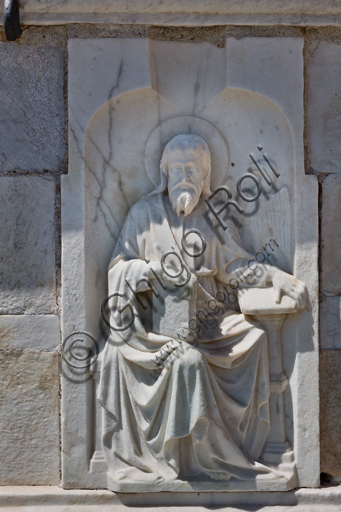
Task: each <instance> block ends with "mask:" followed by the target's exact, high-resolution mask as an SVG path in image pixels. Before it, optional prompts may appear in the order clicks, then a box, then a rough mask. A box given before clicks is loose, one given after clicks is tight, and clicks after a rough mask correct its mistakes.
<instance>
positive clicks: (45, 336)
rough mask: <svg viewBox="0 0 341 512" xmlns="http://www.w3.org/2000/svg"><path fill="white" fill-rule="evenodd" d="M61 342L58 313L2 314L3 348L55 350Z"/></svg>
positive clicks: (0, 323) (0, 325) (0, 328)
mask: <svg viewBox="0 0 341 512" xmlns="http://www.w3.org/2000/svg"><path fill="white" fill-rule="evenodd" d="M59 343H60V331H59V318H58V316H57V315H0V349H2V350H4V349H7V350H10V349H16V350H25V349H36V350H53V349H55V348H56V347H57V346H58V345H59Z"/></svg>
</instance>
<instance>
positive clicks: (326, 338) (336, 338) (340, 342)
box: [320, 297, 341, 350]
mask: <svg viewBox="0 0 341 512" xmlns="http://www.w3.org/2000/svg"><path fill="white" fill-rule="evenodd" d="M320 348H321V349H322V350H331V349H338V350H340V349H341V318H340V297H326V298H325V299H324V301H323V302H322V303H321V305H320Z"/></svg>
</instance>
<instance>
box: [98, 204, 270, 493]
mask: <svg viewBox="0 0 341 512" xmlns="http://www.w3.org/2000/svg"><path fill="white" fill-rule="evenodd" d="M206 211H207V208H206V205H205V203H204V201H203V200H202V199H200V201H199V203H198V205H197V206H196V207H195V208H194V210H193V212H192V213H191V214H190V215H188V216H186V217H185V218H184V217H183V216H177V215H176V213H174V212H173V210H172V208H171V206H170V202H169V198H168V196H166V195H164V194H154V195H152V194H150V195H149V196H145V197H143V198H142V199H141V200H140V201H138V202H137V203H136V204H135V205H134V206H133V207H132V208H131V209H130V211H129V214H128V216H127V219H126V222H125V224H124V227H123V229H122V232H121V235H120V239H119V241H118V244H117V246H116V249H115V251H114V254H113V258H112V261H111V264H110V267H109V296H110V295H112V294H114V295H115V297H114V298H113V300H115V304H116V306H115V311H116V312H117V310H118V309H119V308H124V307H126V305H127V303H128V302H129V300H131V303H132V304H135V306H136V308H135V306H134V307H133V308H132V309H130V313H129V310H128V309H127V308H126V309H125V312H124V313H122V315H123V316H124V318H125V319H123V316H122V323H121V326H123V327H124V326H125V325H127V322H126V318H127V317H129V315H130V318H131V313H132V311H133V309H134V311H135V315H134V317H133V318H134V321H133V324H132V325H131V326H130V327H129V328H128V329H125V330H124V329H123V330H121V331H117V330H114V329H113V330H112V331H111V336H110V338H109V340H108V341H107V343H106V346H105V349H104V352H103V359H102V369H101V378H100V386H99V400H100V403H101V405H102V406H103V449H104V452H105V457H106V460H107V463H108V467H109V473H110V474H111V477H112V478H113V479H114V480H115V481H118V482H155V483H158V482H162V481H167V480H176V479H183V480H191V479H192V480H202V479H214V480H229V479H230V478H237V479H241V480H249V479H255V478H256V477H262V478H263V477H264V476H265V477H266V475H268V476H270V473H271V470H270V469H269V468H267V467H266V466H264V465H263V464H261V463H259V462H256V461H257V459H258V458H259V457H260V455H261V452H262V449H263V447H264V443H265V440H266V437H267V434H268V430H269V395H270V388H269V366H268V352H267V338H266V333H265V332H264V330H263V329H262V328H261V327H260V326H259V325H258V324H257V323H256V322H253V321H251V320H250V319H247V318H245V317H244V315H243V314H241V313H240V312H238V311H235V310H232V309H231V308H230V307H229V306H228V304H222V301H221V302H218V301H217V298H216V296H217V292H218V291H219V290H225V294H226V296H227V289H228V288H225V289H224V288H223V286H224V284H225V283H228V282H230V280H231V279H232V278H233V279H234V281H232V282H233V283H234V285H235V283H236V274H235V273H233V274H232V272H233V270H234V269H235V268H236V267H237V266H240V265H244V266H245V264H246V262H247V261H248V260H250V259H252V256H251V255H250V254H248V253H247V252H246V251H245V250H244V249H243V248H242V246H241V243H240V240H239V238H238V235H237V234H236V233H235V232H234V230H233V228H232V227H230V228H229V229H228V230H227V231H225V232H224V233H222V234H221V235H219V236H218V235H217V234H216V233H215V232H214V231H213V230H212V227H211V226H210V224H209V222H207V218H205V215H206ZM190 229H196V230H198V231H199V232H200V233H201V235H202V236H203V238H204V239H205V240H206V241H207V247H206V249H205V251H204V253H203V254H202V255H201V256H200V257H199V258H198V257H197V258H191V257H189V256H188V255H187V254H186V253H185V252H184V251H182V250H181V238H182V237H183V236H184V234H186V233H187V232H188V230H190ZM191 236H192V235H191ZM193 236H194V237H195V235H193ZM197 239H198V237H197ZM186 240H189V237H188V238H186ZM196 250H197V249H196ZM170 251H173V252H176V253H178V254H179V255H181V256H180V257H181V258H183V261H185V263H186V265H187V266H188V268H189V269H190V271H191V272H192V273H193V274H194V275H195V276H196V279H197V283H198V294H197V303H196V308H197V312H198V311H200V310H203V307H204V305H205V304H206V311H207V303H208V301H210V300H211V301H212V300H214V301H215V303H216V304H217V305H218V304H219V312H218V313H216V314H215V322H213V324H214V325H213V327H212V326H211V327H210V328H206V329H205V328H204V323H205V318H204V317H205V315H200V319H201V320H199V318H198V322H197V325H199V326H200V327H202V328H201V329H200V332H198V335H197V340H196V343H195V344H191V343H187V342H186V341H183V342H182V344H181V346H180V347H179V348H177V349H176V350H174V351H173V352H172V353H171V354H170V355H169V356H168V358H167V361H166V362H167V364H165V365H164V366H161V365H160V366H158V365H157V364H156V363H155V353H158V352H159V351H160V349H162V348H163V347H165V345H166V341H167V340H169V339H170V338H169V337H167V338H165V337H163V336H160V335H158V334H156V333H153V332H152V330H148V328H146V324H145V323H144V322H143V320H142V316H141V315H140V316H139V315H138V309H137V306H139V301H138V300H137V299H136V297H135V296H134V294H133V293H132V290H134V291H138V292H143V291H145V290H147V289H149V288H150V287H148V280H149V279H150V278H151V273H150V269H149V267H148V264H147V262H149V261H155V262H157V261H160V260H161V258H162V256H163V255H164V254H166V253H167V252H170ZM192 251H193V252H194V250H193V249H191V250H190V251H188V252H192ZM181 253H182V254H181ZM199 260H200V261H199ZM265 273H266V272H265ZM265 280H266V276H265V275H264V277H263V280H262V279H261V281H259V282H258V284H257V285H258V286H264V283H265ZM232 282H231V285H232ZM153 285H154V286H155V288H157V287H158V282H157V281H156V280H154V281H153ZM231 291H232V290H231V288H230V292H231ZM138 296H140V297H142V296H143V294H142V293H139V295H138ZM217 297H220V298H222V297H223V295H222V294H220V295H218V296H217ZM128 299H129V300H128ZM211 304H212V303H211ZM140 309H141V308H140ZM149 311H150V314H151V309H150V310H149ZM215 311H217V309H216V310H215ZM211 320H212V316H211V317H210V318H208V319H207V322H208V323H209V321H211ZM111 321H112V323H113V324H114V325H115V326H116V327H117V326H118V322H117V315H116V316H115V321H114V320H113V317H112V320H111ZM174 322H176V319H174ZM207 325H208V324H207ZM206 327H207V326H206ZM161 334H162V333H161ZM194 345H195V346H194Z"/></svg>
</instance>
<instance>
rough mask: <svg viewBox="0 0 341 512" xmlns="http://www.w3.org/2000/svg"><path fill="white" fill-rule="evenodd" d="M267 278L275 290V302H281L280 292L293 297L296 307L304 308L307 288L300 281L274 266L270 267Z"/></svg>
mask: <svg viewBox="0 0 341 512" xmlns="http://www.w3.org/2000/svg"><path fill="white" fill-rule="evenodd" d="M269 279H270V280H271V282H272V286H273V287H274V290H275V292H276V299H275V300H276V302H277V303H279V302H281V296H282V294H284V295H288V296H289V297H291V298H292V299H294V300H295V301H296V303H297V307H298V308H304V307H305V305H306V298H307V288H306V286H305V284H304V283H302V281H300V280H299V279H297V278H296V277H294V276H291V275H290V274H287V273H286V272H283V271H282V270H279V269H278V268H276V267H272V268H271V270H270V273H269Z"/></svg>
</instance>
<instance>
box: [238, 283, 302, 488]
mask: <svg viewBox="0 0 341 512" xmlns="http://www.w3.org/2000/svg"><path fill="white" fill-rule="evenodd" d="M238 299H239V305H240V309H241V311H242V313H244V314H245V315H252V316H253V317H254V318H256V319H257V320H258V321H259V323H261V324H262V326H263V327H264V329H265V330H266V332H267V335H268V351H269V371H270V392H271V395H270V430H269V435H268V438H267V441H266V443H265V446H264V450H263V453H262V461H263V462H264V464H266V465H267V466H271V467H275V468H276V469H277V470H278V471H280V472H282V473H285V474H286V476H287V478H288V479H289V481H290V482H291V484H292V485H295V481H296V467H295V459H294V452H293V450H292V448H291V446H290V444H289V443H288V440H287V436H286V430H285V408H284V391H285V390H286V388H287V386H288V379H287V376H286V375H285V373H284V370H283V359H282V339H281V328H282V325H283V322H284V319H285V316H286V314H288V313H295V312H296V311H297V305H296V302H295V301H294V300H293V299H291V298H290V297H287V296H283V297H282V300H281V303H280V304H277V303H276V302H275V295H274V292H273V288H249V289H246V290H239V291H238Z"/></svg>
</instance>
